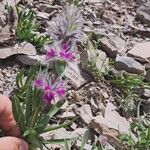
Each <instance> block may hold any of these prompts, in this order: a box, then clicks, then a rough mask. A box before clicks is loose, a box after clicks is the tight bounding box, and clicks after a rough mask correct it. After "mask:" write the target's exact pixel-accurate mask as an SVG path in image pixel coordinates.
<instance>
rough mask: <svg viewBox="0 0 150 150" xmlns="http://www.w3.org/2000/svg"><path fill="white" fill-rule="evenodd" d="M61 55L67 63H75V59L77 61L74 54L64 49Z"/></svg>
mask: <svg viewBox="0 0 150 150" xmlns="http://www.w3.org/2000/svg"><path fill="white" fill-rule="evenodd" d="M59 55H60V57H61V58H62V59H63V60H65V61H75V59H76V57H75V55H74V52H69V51H66V50H64V49H62V50H61V52H60V53H59Z"/></svg>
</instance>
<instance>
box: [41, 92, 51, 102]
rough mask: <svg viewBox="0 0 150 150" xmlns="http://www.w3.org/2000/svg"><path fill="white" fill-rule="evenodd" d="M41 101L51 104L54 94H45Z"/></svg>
mask: <svg viewBox="0 0 150 150" xmlns="http://www.w3.org/2000/svg"><path fill="white" fill-rule="evenodd" d="M43 99H44V101H45V102H46V103H51V101H52V100H53V99H54V94H53V93H52V92H47V93H45V94H44V96H43Z"/></svg>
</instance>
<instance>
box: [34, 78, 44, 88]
mask: <svg viewBox="0 0 150 150" xmlns="http://www.w3.org/2000/svg"><path fill="white" fill-rule="evenodd" d="M34 85H35V87H37V88H41V87H42V86H43V80H42V79H36V80H35V81H34Z"/></svg>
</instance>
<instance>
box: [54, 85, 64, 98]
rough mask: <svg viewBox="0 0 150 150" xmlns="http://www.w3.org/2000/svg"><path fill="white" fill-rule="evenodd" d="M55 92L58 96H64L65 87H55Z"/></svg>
mask: <svg viewBox="0 0 150 150" xmlns="http://www.w3.org/2000/svg"><path fill="white" fill-rule="evenodd" d="M56 93H57V94H58V95H59V96H64V95H65V89H64V88H61V87H60V88H57V89H56Z"/></svg>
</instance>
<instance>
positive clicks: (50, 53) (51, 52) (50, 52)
mask: <svg viewBox="0 0 150 150" xmlns="http://www.w3.org/2000/svg"><path fill="white" fill-rule="evenodd" d="M55 56H57V55H56V51H55V50H54V49H50V50H48V51H47V53H46V60H49V59H52V58H54V57H55Z"/></svg>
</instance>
